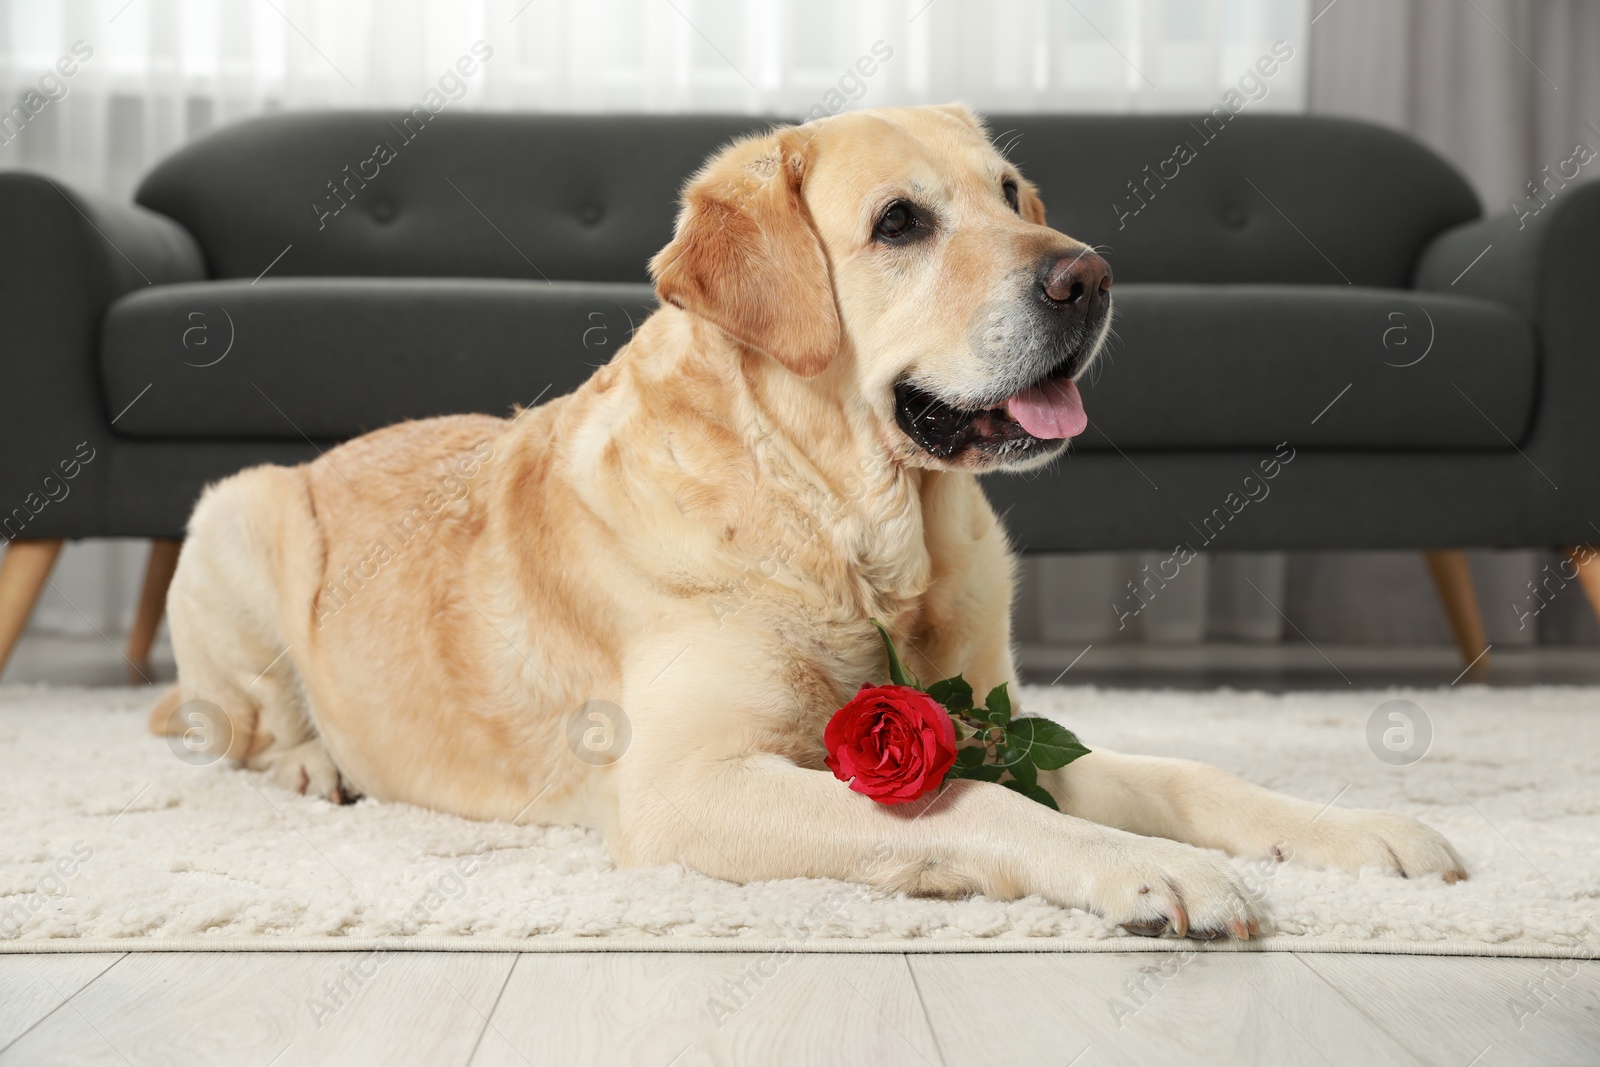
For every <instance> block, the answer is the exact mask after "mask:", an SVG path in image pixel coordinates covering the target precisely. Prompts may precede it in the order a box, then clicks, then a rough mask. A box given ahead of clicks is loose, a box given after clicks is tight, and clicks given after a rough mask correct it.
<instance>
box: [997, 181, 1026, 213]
mask: <svg viewBox="0 0 1600 1067" xmlns="http://www.w3.org/2000/svg"><path fill="white" fill-rule="evenodd" d="M1000 188H1001V189H1002V190H1003V191H1004V192H1005V194H1006V203H1008V204H1010V205H1011V210H1012V211H1015V212H1016V213H1017V214H1018V215H1020V214H1022V207H1021V205H1020V204H1019V203H1018V201H1017V183H1016V182H1014V181H1009V180H1008V181H1006V182H1004V183H1002V184H1001V186H1000Z"/></svg>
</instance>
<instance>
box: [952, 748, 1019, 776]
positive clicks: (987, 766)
mask: <svg viewBox="0 0 1600 1067" xmlns="http://www.w3.org/2000/svg"><path fill="white" fill-rule="evenodd" d="M979 751H982V750H981V749H980V750H979ZM1004 773H1005V768H1004V767H996V766H995V765H994V764H992V763H977V764H972V765H969V766H962V765H961V764H959V763H958V764H956V765H955V766H954V767H951V768H950V773H949V774H946V775H945V776H944V777H945V780H946V781H949V780H950V779H952V778H971V779H972V780H973V781H977V782H998V781H999V780H1000V776H1001V775H1002V774H1004Z"/></svg>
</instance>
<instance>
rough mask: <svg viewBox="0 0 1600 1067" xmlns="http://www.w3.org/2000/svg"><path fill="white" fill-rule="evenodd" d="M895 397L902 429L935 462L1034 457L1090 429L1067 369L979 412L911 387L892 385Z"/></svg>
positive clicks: (1065, 367) (979, 409)
mask: <svg viewBox="0 0 1600 1067" xmlns="http://www.w3.org/2000/svg"><path fill="white" fill-rule="evenodd" d="M1071 362H1076V361H1069V363H1071ZM894 398H895V420H896V421H897V422H898V423H899V424H900V429H901V430H903V431H905V434H906V436H907V437H909V438H911V439H912V440H913V441H915V442H916V443H917V444H919V445H921V446H922V447H923V448H924V449H925V450H926V451H927V452H929V453H930V454H931V455H933V456H936V457H937V458H939V459H949V458H950V457H952V456H954V455H956V454H957V453H958V452H961V451H963V450H965V449H968V448H976V449H979V450H981V451H983V452H985V453H988V454H990V455H993V456H1017V455H1021V454H1024V453H1034V452H1038V451H1039V450H1041V449H1046V448H1051V447H1053V446H1054V444H1055V442H1058V441H1065V440H1066V439H1067V438H1069V437H1076V436H1078V434H1080V433H1082V432H1083V431H1084V429H1085V428H1086V427H1087V426H1088V425H1089V416H1088V415H1087V414H1085V413H1084V410H1083V397H1082V396H1081V395H1080V394H1079V393H1078V387H1077V385H1076V384H1074V382H1073V381H1072V377H1071V371H1070V369H1069V366H1068V365H1063V366H1062V367H1060V368H1058V369H1057V370H1055V371H1052V372H1051V373H1050V374H1048V375H1046V376H1045V377H1043V378H1041V379H1039V380H1038V381H1037V382H1034V383H1033V384H1032V385H1030V386H1028V387H1027V388H1026V389H1024V390H1022V391H1021V392H1019V393H1017V394H1016V395H1014V396H1010V397H1007V398H1006V399H1004V400H1002V401H1000V402H999V403H998V404H992V405H989V406H986V407H981V408H961V407H956V406H955V405H953V404H949V403H946V402H945V401H943V400H940V399H939V398H938V397H936V396H934V395H933V394H932V393H928V392H924V391H923V390H921V389H918V388H917V387H916V386H914V385H912V384H910V383H909V382H901V383H900V384H899V385H897V386H895V389H894Z"/></svg>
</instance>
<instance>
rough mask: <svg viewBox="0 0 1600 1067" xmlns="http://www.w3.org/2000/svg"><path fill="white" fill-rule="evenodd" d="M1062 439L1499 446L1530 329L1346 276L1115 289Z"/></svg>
mask: <svg viewBox="0 0 1600 1067" xmlns="http://www.w3.org/2000/svg"><path fill="white" fill-rule="evenodd" d="M1114 292H1115V295H1116V303H1115V310H1114V313H1113V321H1112V328H1113V330H1114V332H1115V339H1114V340H1113V341H1112V342H1111V344H1110V346H1109V348H1108V349H1107V351H1106V352H1105V353H1104V354H1103V355H1102V357H1101V359H1100V361H1099V362H1098V363H1097V364H1096V365H1095V366H1094V367H1093V368H1091V370H1090V372H1089V374H1088V376H1087V378H1086V379H1085V381H1084V382H1083V394H1084V405H1085V407H1086V408H1087V410H1088V413H1089V420H1090V424H1089V430H1088V432H1087V433H1086V434H1085V435H1084V436H1083V437H1082V438H1080V439H1079V441H1078V443H1077V444H1076V445H1075V447H1079V448H1088V449H1094V448H1112V447H1117V448H1121V449H1124V450H1130V449H1141V448H1146V449H1154V448H1176V449H1189V448H1234V447H1249V448H1255V447H1271V446H1273V445H1276V444H1277V443H1278V442H1281V441H1289V442H1291V443H1292V444H1294V445H1295V446H1296V447H1308V448H1309V447H1316V446H1329V447H1338V448H1473V449H1509V448H1511V444H1512V442H1514V441H1521V440H1522V439H1523V436H1524V435H1525V434H1526V433H1527V431H1528V427H1529V424H1530V421H1531V419H1532V417H1533V405H1534V393H1535V386H1536V384H1537V377H1538V356H1537V351H1536V347H1535V343H1534V338H1533V333H1532V330H1531V329H1530V328H1529V326H1528V325H1527V323H1526V322H1524V320H1523V319H1522V318H1521V317H1520V316H1518V315H1517V314H1516V313H1515V312H1513V311H1511V310H1510V309H1509V308H1507V307H1506V306H1505V305H1503V304H1496V303H1491V302H1489V301H1486V300H1478V299H1475V298H1472V297H1461V296H1453V295H1443V294H1439V293H1421V292H1411V291H1407V290H1396V289H1361V288H1356V287H1352V286H1342V285H1341V286H1273V285H1118V286H1117V287H1116V289H1115V290H1114Z"/></svg>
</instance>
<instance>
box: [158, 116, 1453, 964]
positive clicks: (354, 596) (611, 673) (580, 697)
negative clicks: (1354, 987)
mask: <svg viewBox="0 0 1600 1067" xmlns="http://www.w3.org/2000/svg"><path fill="white" fill-rule="evenodd" d="M650 266H651V271H652V274H653V276H654V278H655V282H656V289H657V292H658V293H659V295H660V298H661V303H662V307H661V309H660V310H658V311H657V312H656V313H655V314H653V315H652V316H651V317H650V318H649V320H648V321H646V322H645V323H644V325H643V326H641V327H640V328H639V330H638V332H637V335H636V336H635V337H634V339H633V341H632V343H631V344H629V345H628V347H627V348H626V349H625V350H624V351H622V352H621V353H619V354H618V356H617V357H616V358H615V359H614V360H612V361H611V362H610V363H609V364H608V365H606V366H605V367H603V368H601V369H600V371H599V372H597V373H596V374H595V375H594V377H593V378H591V379H590V380H589V381H588V382H587V383H586V384H585V385H584V386H583V387H582V388H581V389H579V390H578V391H577V392H575V393H573V394H571V395H569V396H566V397H563V398H561V399H558V400H554V401H551V402H550V403H547V404H544V405H543V406H541V407H537V408H533V409H529V410H525V411H522V412H520V413H519V414H517V415H516V417H514V418H511V419H496V418H489V417H483V416H462V417H455V418H440V419H430V420H426V421H420V422H410V423H405V424H402V425H399V426H394V427H391V428H389V429H386V430H381V431H378V432H376V433H371V434H368V435H366V436H364V437H361V438H359V439H357V440H354V441H351V442H349V443H348V444H345V445H342V446H340V447H339V448H337V449H335V450H333V451H331V452H329V453H328V454H327V455H325V456H324V457H322V458H320V459H318V460H316V461H315V462H312V463H308V464H306V465H304V466H301V467H295V468H282V467H258V468H255V469H253V470H247V471H244V472H242V473H240V474H237V475H235V476H233V477H231V478H228V479H227V480H225V481H223V482H221V483H219V484H217V485H215V486H212V487H211V488H209V489H208V490H207V491H206V493H205V494H204V496H203V497H202V498H201V500H200V502H199V504H198V506H197V507H196V509H195V513H194V516H193V519H192V520H191V522H190V525H189V536H188V540H187V542H186V543H185V545H184V548H183V553H182V558H181V560H180V562H179V565H178V572H177V577H176V578H175V580H174V582H173V584H172V591H171V595H170V598H169V600H168V610H169V612H170V617H171V627H172V639H173V645H174V648H175V649H176V652H177V659H178V668H179V689H180V692H179V693H175V694H173V695H171V696H169V698H168V699H167V701H166V702H164V706H163V707H160V708H158V709H157V712H156V715H155V716H154V719H155V721H156V722H157V725H158V726H159V725H161V724H162V723H163V722H164V721H165V718H166V715H167V714H168V712H170V711H171V710H172V706H173V705H175V704H176V702H177V701H178V700H179V699H182V700H183V701H192V700H205V701H211V702H213V703H215V704H216V705H218V706H220V708H222V709H223V710H224V712H225V714H226V717H227V722H226V725H227V726H228V727H229V729H228V730H227V731H226V734H227V738H226V743H227V755H229V756H231V757H234V758H235V759H238V760H240V761H242V762H243V764H244V765H245V766H248V767H251V768H254V769H257V770H261V771H266V772H268V773H270V774H271V775H272V776H274V777H275V779H276V780H277V781H278V782H280V783H281V784H283V785H285V786H287V787H289V788H292V789H298V790H300V791H302V792H305V791H308V790H309V791H315V792H316V793H320V794H324V795H328V796H330V797H333V798H335V799H337V798H339V797H340V796H341V795H343V796H350V795H354V794H355V793H360V794H365V795H368V796H373V797H379V798H382V799H384V800H391V801H405V802H409V803H412V804H419V805H423V806H426V807H429V808H435V809H439V810H442V811H448V812H454V813H456V814H458V815H463V816H467V817H469V818H474V819H502V820H509V819H522V820H531V821H537V822H542V823H581V824H584V825H587V826H591V827H594V828H596V829H598V830H600V831H601V832H603V833H604V835H605V838H606V840H607V842H608V843H609V846H610V848H611V850H612V851H613V853H614V854H615V856H616V858H617V860H618V861H619V862H621V863H624V864H660V863H675V862H682V863H684V864H687V865H689V866H692V867H694V868H697V869H698V870H701V871H704V872H706V873H708V874H712V875H715V876H717V877H721V878H728V879H733V880H738V881H755V880H761V879H771V878H793V877H797V876H818V877H833V878H845V879H853V880H858V881H865V882H868V883H870V884H872V885H876V886H880V887H882V888H884V889H889V890H905V891H909V892H913V893H921V894H940V895H952V894H967V893H975V892H976V893H984V894H988V895H990V896H994V897H998V898H1002V899H1011V898H1016V897H1021V896H1025V895H1028V894H1037V895H1039V896H1041V897H1044V898H1045V899H1047V900H1050V901H1053V902H1055V903H1057V904H1060V905H1066V906H1072V907H1078V908H1086V909H1088V910H1090V911H1093V912H1095V913H1097V914H1099V915H1102V916H1104V917H1106V918H1107V919H1109V920H1112V921H1114V922H1116V923H1120V924H1122V925H1124V926H1125V927H1127V928H1128V929H1130V930H1133V931H1136V932H1142V933H1153V932H1159V931H1162V930H1170V931H1172V932H1175V933H1177V934H1180V935H1181V934H1185V933H1188V934H1190V935H1193V936H1216V935H1218V934H1226V933H1229V932H1231V933H1232V934H1233V935H1235V936H1237V937H1248V936H1249V935H1250V934H1251V933H1252V932H1254V931H1255V930H1256V929H1258V912H1257V904H1256V902H1255V901H1253V900H1252V899H1251V897H1250V895H1249V894H1248V893H1247V891H1246V889H1245V886H1244V885H1243V884H1242V882H1241V880H1240V879H1239V878H1238V877H1236V876H1235V873H1234V871H1233V869H1232V868H1231V867H1230V865H1229V864H1228V863H1227V862H1226V860H1225V859H1224V857H1223V856H1222V855H1220V854H1219V853H1217V852H1209V851H1203V850H1205V849H1216V850H1221V852H1227V853H1231V854H1233V855H1238V856H1261V857H1266V856H1276V857H1277V858H1279V859H1281V858H1284V857H1285V856H1292V857H1293V858H1294V859H1295V860H1297V861H1303V862H1307V863H1312V864H1319V865H1331V866H1335V867H1342V868H1346V869H1350V870H1355V869H1357V868H1360V867H1363V866H1369V865H1370V866H1377V867H1381V868H1386V869H1388V870H1390V871H1395V872H1399V873H1402V874H1406V875H1422V874H1426V873H1429V872H1440V873H1442V874H1443V876H1444V877H1445V878H1446V879H1447V880H1452V881H1453V880H1455V879H1457V878H1461V877H1464V876H1465V875H1464V872H1463V870H1462V863H1461V860H1460V859H1459V858H1458V857H1457V856H1456V854H1455V852H1454V851H1453V850H1452V849H1451V847H1450V846H1449V844H1447V843H1446V842H1445V840H1444V839H1443V838H1442V837H1440V835H1439V834H1437V833H1435V832H1434V831H1432V830H1430V829H1429V828H1427V827H1425V826H1423V825H1422V824H1420V823H1418V822H1415V821H1413V820H1411V819H1408V818H1404V817H1400V816H1396V815H1388V814H1381V813H1375V812H1367V811H1352V810H1342V809H1338V808H1331V809H1328V810H1326V811H1321V812H1319V806H1318V805H1316V804H1313V803H1308V802H1307V801H1304V800H1298V799H1292V798H1289V797H1285V796H1280V795H1277V794H1274V793H1271V792H1268V791H1267V790H1264V789H1261V788H1259V787H1257V786H1253V785H1250V784H1247V783H1245V782H1243V781H1241V780H1239V779H1237V778H1235V777H1233V776H1232V775H1229V774H1226V773H1224V772H1222V771H1219V770H1217V769H1214V768H1211V767H1207V766H1203V765H1200V764H1196V763H1191V762H1187V761H1183V760H1174V759H1154V758H1146V757H1138V756H1126V755H1117V754H1115V753H1111V752H1106V751H1103V750H1097V751H1095V752H1094V753H1093V754H1092V755H1089V756H1086V757H1083V758H1081V759H1079V760H1078V761H1076V762H1074V763H1072V764H1070V765H1069V766H1068V767H1066V768H1064V769H1062V770H1060V771H1054V772H1045V773H1043V774H1041V776H1040V778H1041V783H1042V784H1044V785H1045V786H1046V788H1048V789H1049V791H1050V792H1051V793H1052V794H1053V795H1054V797H1055V798H1056V799H1057V801H1058V802H1059V804H1060V807H1061V813H1057V812H1055V811H1051V810H1049V809H1048V808H1046V807H1044V806H1042V805H1040V804H1037V803H1035V802H1033V801H1031V800H1028V799H1026V798H1024V797H1022V796H1019V795H1018V794H1016V793H1014V792H1012V791H1010V790H1008V789H1005V788H1002V787H1000V786H998V785H992V784H988V783H984V782H975V781H957V782H954V783H951V784H949V785H948V786H947V787H946V788H945V789H944V790H943V791H942V792H941V793H939V794H938V795H937V796H933V797H929V798H927V799H925V800H923V801H918V802H915V803H911V804H906V805H902V806H899V807H894V808H891V807H885V806H881V805H879V804H877V803H874V802H873V801H872V800H870V799H868V798H866V797H864V796H861V795H859V794H857V793H854V792H852V791H851V790H849V789H848V788H846V787H845V785H844V784H843V783H842V782H839V781H837V780H836V779H835V778H834V777H833V776H832V775H831V774H830V773H829V772H828V771H827V770H825V769H823V755H824V751H823V745H822V733H823V726H824V724H825V723H826V722H827V720H828V718H829V716H830V715H831V713H832V712H833V711H834V710H835V709H837V708H838V707H840V706H841V705H842V704H843V703H844V702H845V701H846V700H847V699H848V697H849V696H851V695H852V694H853V693H854V692H855V690H856V688H857V687H859V686H860V685H861V684H862V683H863V682H866V681H880V680H882V678H883V677H884V674H885V665H884V658H883V648H882V645H881V644H880V642H879V639H878V636H877V634H876V632H875V631H874V629H873V628H872V626H871V625H870V623H869V621H868V620H869V619H871V618H878V619H881V620H884V621H885V622H887V623H888V624H889V626H890V628H891V629H892V630H893V631H894V632H895V633H896V634H897V635H899V641H900V644H901V645H902V647H903V648H904V649H905V650H906V653H907V658H908V665H909V666H910V667H912V668H913V669H914V670H916V671H918V672H919V673H920V674H921V676H922V677H924V678H938V677H943V676H945V675H949V674H954V673H956V672H957V671H964V672H965V673H966V676H967V678H968V679H970V680H971V681H972V682H973V683H974V685H975V686H976V687H977V690H978V691H979V692H980V693H981V692H985V691H987V690H988V688H989V687H991V686H994V685H997V684H998V683H1000V682H1011V683H1015V682H1016V679H1017V676H1016V671H1015V668H1014V666H1013V663H1012V658H1011V649H1010V645H1009V638H1010V635H1009V626H1008V613H1009V609H1010V604H1011V592H1012V572H1013V567H1014V563H1013V557H1012V555H1011V552H1010V550H1009V548H1008V546H1007V543H1006V536H1005V533H1004V532H1003V530H1002V529H1001V527H1000V524H999V522H998V520H997V519H996V517H995V515H994V512H993V511H992V510H991V509H990V507H989V504H988V502H987V501H986V500H985V499H984V495H983V493H982V492H981V490H980V489H979V486H978V483H977V480H976V478H975V475H976V474H977V473H978V472H980V471H992V470H1003V469H1009V470H1023V469H1027V468H1030V467H1034V466H1037V465H1039V464H1042V463H1046V462H1048V461H1049V460H1050V459H1051V458H1052V457H1056V456H1059V455H1060V454H1061V453H1062V452H1063V450H1064V449H1065V448H1066V446H1067V441H1068V439H1069V438H1070V437H1072V436H1073V435H1074V434H1077V433H1079V432H1080V431H1081V430H1082V429H1083V427H1084V424H1085V415H1084V411H1083V406H1082V403H1081V401H1080V398H1079V395H1078V391H1077V388H1076V386H1075V385H1074V384H1073V380H1074V378H1075V377H1076V376H1077V375H1079V374H1080V373H1081V372H1082V371H1083V369H1084V368H1085V367H1086V366H1087V365H1088V364H1089V362H1090V361H1091V360H1092V359H1093V358H1094V356H1095V353H1096V351H1097V350H1098V348H1099V347H1100V345H1101V342H1102V340H1103V339H1104V338H1105V335H1106V332H1107V330H1108V328H1109V325H1110V321H1111V302H1112V297H1111V291H1110V290H1111V271H1110V269H1109V267H1108V266H1107V265H1106V263H1105V261H1104V260H1103V259H1101V258H1100V257H1099V256H1098V255H1096V254H1095V253H1094V252H1093V251H1091V250H1090V249H1088V248H1086V247H1085V246H1084V245H1083V244H1081V243H1079V242H1077V241H1074V240H1073V239H1071V238H1069V237H1066V236H1064V235H1062V234H1060V233H1058V232H1056V231H1055V230H1052V229H1050V228H1049V227H1048V226H1046V225H1045V215H1044V208H1043V206H1042V205H1041V203H1040V202H1039V198H1038V196H1037V195H1036V193H1035V191H1034V189H1033V187H1032V186H1030V185H1029V183H1028V182H1027V180H1026V179H1024V178H1023V177H1022V175H1021V174H1019V173H1018V172H1017V169H1016V168H1015V167H1014V166H1012V165H1011V163H1010V162H1008V161H1007V160H1006V159H1005V158H1004V157H1003V156H1001V155H1000V154H999V153H998V152H996V151H995V150H994V148H993V147H992V146H991V145H990V143H989V139H988V138H987V136H986V135H985V133H984V130H983V128H982V126H981V125H980V123H979V122H978V121H977V120H976V119H975V118H974V117H973V116H972V115H971V113H970V112H968V111H967V110H966V109H964V108H962V107H959V106H950V107H927V108H910V109H895V110H882V111H865V112H859V113H854V114H846V115H840V116H837V117H834V118H829V119H825V120H822V121H818V122H814V123H810V124H808V125H805V126H801V127H798V128H781V129H777V130H774V131H773V132H771V133H770V134H767V135H764V136H757V137H752V138H749V139H747V140H743V141H740V142H738V143H735V144H733V145H731V146H729V147H728V148H726V149H725V150H723V151H722V152H720V153H718V155H717V156H716V157H715V158H714V159H712V160H711V161H710V162H709V163H708V164H707V165H706V167H705V168H704V169H703V170H702V171H701V172H700V173H699V174H697V175H696V176H695V177H694V178H693V179H692V181H691V182H690V183H689V185H688V187H687V191H686V193H685V198H684V204H683V210H682V213H681V215H680V216H679V218H678V223H677V230H676V235H675V236H674V238H673V240H672V242H671V244H669V245H668V246H667V247H666V248H665V249H664V250H663V251H662V252H661V253H660V254H659V255H658V256H657V257H656V258H655V259H654V260H653V261H652V263H651V265H650ZM595 731H599V734H598V735H596V734H595ZM619 732H620V733H621V734H622V735H624V736H623V737H621V739H620V741H619V738H618V733H619ZM596 736H598V737H599V738H600V741H601V744H600V745H599V746H598V747H599V749H600V750H602V751H603V750H605V749H606V747H607V746H611V749H612V754H611V756H603V758H602V757H597V756H596V755H595V753H594V752H592V751H590V749H594V748H596V746H595V745H594V744H592V742H593V741H594V740H595V737H596ZM579 739H581V740H582V742H583V743H582V744H579V743H577V742H578V741H579ZM1091 740H1092V739H1091ZM613 757H616V758H613Z"/></svg>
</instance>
